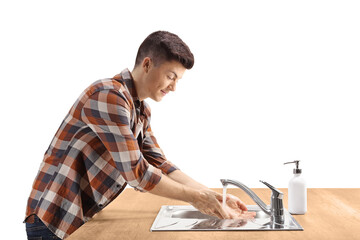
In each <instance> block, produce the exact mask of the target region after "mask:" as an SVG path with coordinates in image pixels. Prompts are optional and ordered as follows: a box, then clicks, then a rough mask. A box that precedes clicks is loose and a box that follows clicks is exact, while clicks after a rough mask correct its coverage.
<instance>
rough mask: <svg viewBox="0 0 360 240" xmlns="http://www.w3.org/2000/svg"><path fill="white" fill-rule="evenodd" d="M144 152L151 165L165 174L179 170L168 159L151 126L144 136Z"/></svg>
mask: <svg viewBox="0 0 360 240" xmlns="http://www.w3.org/2000/svg"><path fill="white" fill-rule="evenodd" d="M142 152H143V154H144V157H145V158H146V159H147V161H148V162H149V163H150V164H151V165H153V166H154V167H156V168H159V169H160V170H161V171H162V172H163V173H165V174H170V173H171V172H173V171H175V170H178V169H179V168H178V167H177V166H176V165H175V164H173V163H172V162H170V161H168V160H167V159H166V157H165V155H164V153H163V151H162V150H161V148H160V147H159V144H158V143H157V140H156V138H155V136H154V134H153V132H152V130H151V127H150V125H149V127H148V128H147V130H146V132H145V134H144V141H143V151H142Z"/></svg>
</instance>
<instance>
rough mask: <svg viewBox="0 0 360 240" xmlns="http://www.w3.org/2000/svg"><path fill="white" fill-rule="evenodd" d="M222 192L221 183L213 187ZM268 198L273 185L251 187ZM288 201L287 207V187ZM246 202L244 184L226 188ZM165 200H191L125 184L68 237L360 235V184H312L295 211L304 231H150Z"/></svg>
mask: <svg viewBox="0 0 360 240" xmlns="http://www.w3.org/2000/svg"><path fill="white" fill-rule="evenodd" d="M214 190H215V191H217V192H219V193H222V189H218V188H216V189H214ZM252 190H253V191H254V192H255V193H256V194H257V195H258V196H259V197H260V198H261V199H262V200H263V201H264V202H265V203H266V204H270V196H271V191H270V190H269V189H265V188H254V189H252ZM280 190H281V191H282V192H283V193H284V194H285V197H284V207H285V208H286V209H287V189H280ZM228 193H231V194H233V195H236V196H238V197H239V198H240V199H241V200H243V201H244V202H245V203H246V204H247V205H255V203H254V202H253V201H252V200H251V199H250V198H249V197H248V196H247V195H246V194H245V193H244V192H243V191H242V190H240V189H237V188H228ZM162 205H188V204H187V203H185V202H181V201H177V200H172V199H167V198H163V197H159V196H156V195H152V194H150V193H141V192H137V191H135V190H133V189H132V188H127V189H125V190H124V192H123V193H121V194H120V195H119V196H118V197H117V198H116V199H115V200H114V201H113V202H112V203H110V204H109V205H108V206H107V207H106V208H105V209H103V210H102V211H101V212H99V213H98V214H96V215H95V216H94V218H93V219H92V220H90V221H89V222H87V223H86V224H84V225H83V226H82V227H81V228H79V229H78V230H77V231H75V232H74V233H73V234H72V235H71V236H70V237H69V238H67V239H69V240H105V239H106V240H113V239H114V240H116V239H131V240H135V239H146V240H151V239H154V240H155V239H156V240H159V239H171V240H177V239H179V240H180V239H181V240H183V239H185V240H186V239H189V240H190V239H204V240H209V239H227V240H232V239H236V240H241V239H284V240H285V239H286V240H289V239H301V240H305V239H326V240H331V239H334V240H335V239H360V189H359V188H356V189H354V188H353V189H349V188H341V189H335V188H311V189H308V211H307V213H306V214H305V215H294V217H295V219H296V220H297V221H298V222H299V223H300V225H301V226H302V227H303V228H304V231H189V232H186V231H181V232H150V227H151V225H152V223H153V222H154V220H155V217H156V215H157V214H158V212H159V210H160V207H161V206H162Z"/></svg>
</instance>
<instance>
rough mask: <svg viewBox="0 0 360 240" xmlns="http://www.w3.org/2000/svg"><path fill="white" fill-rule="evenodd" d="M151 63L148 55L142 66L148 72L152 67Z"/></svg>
mask: <svg viewBox="0 0 360 240" xmlns="http://www.w3.org/2000/svg"><path fill="white" fill-rule="evenodd" d="M151 65H152V61H151V58H149V57H146V58H144V60H143V62H142V65H141V66H142V68H143V70H144V72H145V73H148V72H149V69H150V68H151Z"/></svg>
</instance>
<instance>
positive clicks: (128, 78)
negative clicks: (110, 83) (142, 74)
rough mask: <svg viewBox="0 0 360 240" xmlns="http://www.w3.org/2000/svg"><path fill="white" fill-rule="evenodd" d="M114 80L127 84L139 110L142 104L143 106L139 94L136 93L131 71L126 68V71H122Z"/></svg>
mask: <svg viewBox="0 0 360 240" xmlns="http://www.w3.org/2000/svg"><path fill="white" fill-rule="evenodd" d="M113 79H115V80H117V81H121V82H123V83H125V85H126V87H127V88H128V90H129V92H130V95H131V97H132V98H133V102H134V105H135V107H136V108H139V107H140V106H141V105H142V104H141V102H140V100H139V97H138V94H137V92H136V88H135V83H134V78H133V77H132V75H131V72H130V71H129V69H127V68H125V69H124V70H122V72H121V73H119V74H117V75H115V76H114V77H113Z"/></svg>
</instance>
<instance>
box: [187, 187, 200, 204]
mask: <svg viewBox="0 0 360 240" xmlns="http://www.w3.org/2000/svg"><path fill="white" fill-rule="evenodd" d="M183 190H184V197H185V199H184V201H185V202H188V203H190V204H191V203H193V202H196V201H197V199H199V197H200V191H201V190H197V189H194V188H190V187H187V186H183Z"/></svg>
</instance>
